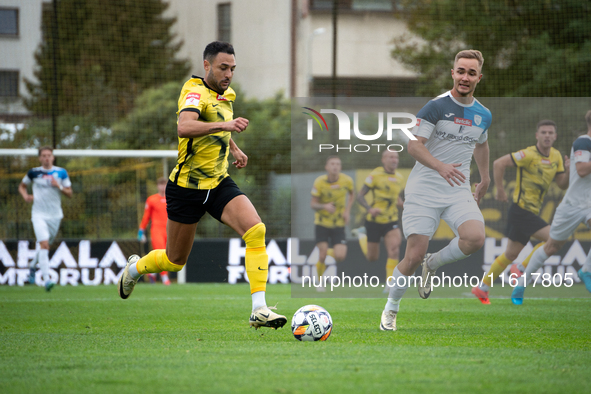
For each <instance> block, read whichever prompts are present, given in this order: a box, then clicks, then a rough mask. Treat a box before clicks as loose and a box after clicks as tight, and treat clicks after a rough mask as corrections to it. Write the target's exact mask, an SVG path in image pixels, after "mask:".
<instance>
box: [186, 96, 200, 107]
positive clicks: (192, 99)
mask: <svg viewBox="0 0 591 394" xmlns="http://www.w3.org/2000/svg"><path fill="white" fill-rule="evenodd" d="M200 99H201V95H200V94H199V93H189V94H187V98H186V99H185V104H186V105H193V106H195V107H196V106H198V105H199V100H200Z"/></svg>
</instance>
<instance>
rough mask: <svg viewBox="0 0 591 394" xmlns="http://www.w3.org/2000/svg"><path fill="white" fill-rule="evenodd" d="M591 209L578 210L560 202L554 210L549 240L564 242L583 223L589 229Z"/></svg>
mask: <svg viewBox="0 0 591 394" xmlns="http://www.w3.org/2000/svg"><path fill="white" fill-rule="evenodd" d="M590 219H591V208H578V207H573V206H572V205H570V204H567V203H565V202H561V203H560V205H558V208H556V212H555V213H554V219H552V225H551V226H550V238H552V239H554V240H556V241H566V240H567V239H568V238H569V237H570V236H571V235H573V233H574V232H575V230H576V229H577V227H579V224H581V223H584V224H586V225H587V227H589V223H588V222H589V220H590Z"/></svg>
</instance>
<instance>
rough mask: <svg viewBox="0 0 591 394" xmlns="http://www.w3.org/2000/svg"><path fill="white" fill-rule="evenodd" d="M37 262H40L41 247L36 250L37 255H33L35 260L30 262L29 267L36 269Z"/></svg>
mask: <svg viewBox="0 0 591 394" xmlns="http://www.w3.org/2000/svg"><path fill="white" fill-rule="evenodd" d="M37 263H39V249H37V250H35V256H34V257H33V260H31V262H30V263H29V268H30V269H35V267H37Z"/></svg>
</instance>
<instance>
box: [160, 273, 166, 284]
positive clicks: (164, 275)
mask: <svg viewBox="0 0 591 394" xmlns="http://www.w3.org/2000/svg"><path fill="white" fill-rule="evenodd" d="M160 279H162V283H164V282H166V281H167V280H168V275H167V274H160Z"/></svg>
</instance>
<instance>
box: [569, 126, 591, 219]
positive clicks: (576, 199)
mask: <svg viewBox="0 0 591 394" xmlns="http://www.w3.org/2000/svg"><path fill="white" fill-rule="evenodd" d="M589 161H591V137H589V135H588V134H585V135H582V136H580V137H579V138H577V139H576V140H575V142H574V143H573V147H572V148H571V150H570V179H569V185H568V189H567V190H566V194H565V195H564V198H563V199H562V201H564V202H566V203H567V204H569V205H571V206H573V207H579V208H583V209H586V208H591V174H589V175H587V176H584V177H582V178H581V177H580V176H579V173H578V172H577V165H576V163H587V162H589Z"/></svg>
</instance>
